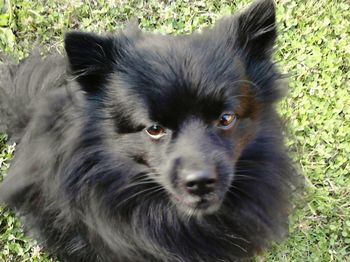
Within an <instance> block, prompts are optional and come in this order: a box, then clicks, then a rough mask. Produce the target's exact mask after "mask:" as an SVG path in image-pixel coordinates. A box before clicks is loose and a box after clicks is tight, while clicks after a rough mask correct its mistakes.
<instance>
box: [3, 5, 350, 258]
mask: <svg viewBox="0 0 350 262" xmlns="http://www.w3.org/2000/svg"><path fill="white" fill-rule="evenodd" d="M248 2H249V1H247V0H236V1H226V0H221V1H219V0H181V1H180V0H176V1H165V0H164V1H159V0H149V1H146V0H144V1H134V0H131V1H127V0H91V1H79V0H60V1H58V0H47V1H26V0H10V1H9V0H0V50H1V51H2V52H3V53H6V54H10V55H11V56H14V57H16V58H23V57H25V56H26V55H28V53H29V52H30V51H31V50H32V49H33V46H39V45H40V46H42V49H43V50H45V52H53V51H56V50H58V51H59V52H63V51H62V39H63V34H64V32H66V31H67V30H69V29H81V30H88V31H95V32H103V31H115V30H117V29H118V28H120V27H122V26H123V22H124V21H126V20H128V19H129V18H131V17H135V16H136V17H138V18H139V19H140V27H141V28H142V29H143V30H148V31H157V32H161V33H170V34H187V33H190V32H192V31H194V30H198V29H200V28H203V27H206V26H210V25H211V24H213V23H214V22H215V21H216V20H217V19H219V18H220V17H222V16H223V15H228V14H230V13H233V12H234V11H235V10H237V9H238V8H241V7H243V6H245V5H246V4H247V3H248ZM276 2H277V8H278V21H279V39H278V43H277V45H276V56H275V60H276V61H278V62H279V64H280V66H281V70H282V71H283V72H285V73H288V74H289V76H290V77H289V83H290V84H289V86H290V92H289V95H288V97H287V99H285V100H283V101H282V102H281V103H280V104H279V109H280V112H281V114H282V115H283V116H284V119H286V122H287V123H288V125H289V127H290V134H289V138H288V145H289V147H290V150H291V154H292V156H293V157H294V159H295V162H296V164H297V165H298V166H299V169H300V171H301V172H302V173H303V174H304V176H305V177H306V185H307V190H306V192H305V195H304V196H303V200H300V201H299V202H298V203H297V206H298V210H297V212H296V213H295V214H294V215H293V216H292V217H291V226H290V236H289V237H288V239H286V240H285V241H284V242H283V243H282V244H280V245H276V246H275V247H274V248H273V249H272V250H270V251H269V252H267V253H265V254H263V255H262V257H260V258H259V261H312V262H316V261H322V262H323V261H350V163H349V159H350V2H349V0H332V1H330V0H317V1H315V0H309V1H305V0H277V1H276ZM14 150H15V146H14V145H11V144H9V143H6V136H5V135H2V136H0V172H1V174H0V181H1V179H2V177H3V176H4V175H6V170H7V168H8V166H9V164H10V159H11V157H12V155H13V152H14ZM0 261H51V260H50V259H49V258H48V257H47V255H45V254H44V253H43V252H42V251H41V250H40V247H39V245H38V243H35V242H33V241H32V240H30V239H29V238H27V237H25V236H24V234H23V231H22V229H21V224H20V222H19V220H18V219H17V218H15V217H14V215H13V213H11V212H10V211H9V210H6V209H5V208H0Z"/></svg>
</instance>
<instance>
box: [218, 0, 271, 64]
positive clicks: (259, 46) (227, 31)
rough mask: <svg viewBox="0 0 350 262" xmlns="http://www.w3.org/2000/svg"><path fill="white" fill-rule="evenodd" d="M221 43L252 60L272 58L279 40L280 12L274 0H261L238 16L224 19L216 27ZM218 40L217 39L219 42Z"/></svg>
mask: <svg viewBox="0 0 350 262" xmlns="http://www.w3.org/2000/svg"><path fill="white" fill-rule="evenodd" d="M214 31H216V34H218V35H217V36H215V38H216V39H220V41H221V44H222V43H223V41H225V42H224V43H225V48H227V49H229V50H230V49H231V50H232V51H233V52H235V53H236V52H237V51H240V53H241V54H243V55H244V56H246V57H249V59H256V60H259V59H266V58H270V56H271V54H272V51H273V45H274V43H275V39H276V35H277V32H276V11H275V4H274V1H273V0H257V1H256V2H254V3H253V4H252V5H250V6H249V7H248V8H247V9H245V10H243V11H241V12H239V13H238V14H236V15H234V16H230V17H225V18H223V19H221V20H220V21H219V23H218V25H217V26H216V27H215V28H214ZM216 41H217V40H216Z"/></svg>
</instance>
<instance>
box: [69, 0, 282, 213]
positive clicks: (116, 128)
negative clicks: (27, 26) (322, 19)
mask: <svg viewBox="0 0 350 262" xmlns="http://www.w3.org/2000/svg"><path fill="white" fill-rule="evenodd" d="M275 37H276V25H275V8H274V4H273V1H270V0H267V1H258V2H256V3H255V4H253V5H252V6H251V7H250V8H248V9H247V10H245V11H243V12H241V13H239V14H237V15H235V16H232V17H226V18H223V19H222V20H220V21H219V22H218V23H217V24H216V25H215V26H214V27H213V28H212V29H208V30H206V31H204V32H203V33H195V34H192V35H184V36H162V35H156V34H150V33H142V32H140V31H139V30H137V29H135V28H133V27H132V26H131V27H129V28H127V29H126V30H125V31H124V32H122V33H120V34H119V35H118V36H97V35H93V34H87V33H79V32H72V33H68V34H67V35H66V39H65V47H66V50H67V55H68V59H69V63H70V68H71V70H72V73H73V74H74V75H75V76H76V78H77V81H78V82H79V83H80V85H81V87H82V89H83V90H84V91H85V92H86V97H87V99H88V100H89V101H90V102H91V103H94V104H99V106H97V107H96V108H95V109H96V111H98V110H100V109H101V108H102V109H103V111H104V114H105V115H104V116H107V117H102V118H104V119H108V121H109V122H108V123H107V124H105V127H106V129H108V130H109V131H108V134H109V135H108V137H109V138H113V139H115V141H114V142H113V140H112V139H109V140H108V141H109V142H108V143H111V144H110V146H111V147H112V148H113V145H112V144H113V143H115V145H114V148H116V149H115V150H116V151H119V152H118V154H121V155H124V156H125V155H126V156H128V157H129V158H133V159H134V160H135V162H137V164H138V165H143V166H147V168H149V170H151V171H150V172H149V173H148V174H147V176H148V177H147V179H146V180H145V181H144V184H147V182H148V181H149V180H148V179H149V178H151V179H152V181H155V182H156V183H157V184H158V185H161V188H162V189H163V190H164V189H165V191H166V192H167V195H168V197H169V199H170V200H171V201H170V202H171V203H174V204H175V205H176V206H177V207H178V209H179V210H181V211H184V212H186V213H190V214H194V213H195V214H208V213H213V212H215V211H217V210H218V209H219V208H220V206H221V204H222V202H223V200H224V197H225V195H226V194H227V193H228V192H229V191H232V190H233V191H234V190H235V189H234V188H231V186H232V182H233V180H234V179H235V168H236V163H237V161H239V159H240V157H241V155H242V152H244V150H245V148H246V147H247V145H249V144H250V143H251V142H252V141H253V140H254V139H255V138H256V136H257V133H258V132H259V130H260V129H261V128H264V126H266V125H268V121H269V119H268V118H269V117H270V114H269V112H270V111H271V105H272V104H273V102H274V101H275V100H276V99H277V98H278V97H279V95H280V94H279V92H278V88H277V85H276V80H278V79H279V77H280V75H279V73H278V72H277V71H276V69H275V67H274V65H273V63H272V62H271V55H272V50H273V45H274V41H275ZM96 115H98V114H96ZM104 121H107V120H104ZM105 123H106V122H105ZM135 164H136V163H135ZM140 183H141V182H140Z"/></svg>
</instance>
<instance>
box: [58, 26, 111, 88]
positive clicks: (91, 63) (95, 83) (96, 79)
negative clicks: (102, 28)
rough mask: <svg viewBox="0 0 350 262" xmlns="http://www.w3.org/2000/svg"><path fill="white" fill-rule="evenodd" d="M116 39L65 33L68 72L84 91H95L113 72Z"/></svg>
mask: <svg viewBox="0 0 350 262" xmlns="http://www.w3.org/2000/svg"><path fill="white" fill-rule="evenodd" d="M116 43H117V41H116V39H115V38H112V37H106V36H98V35H95V34H91V33H83V32H69V33H66V35H65V39H64V44H65V49H66V52H67V56H68V61H69V66H70V71H71V72H70V73H71V74H72V75H73V76H75V77H76V79H77V80H78V82H79V83H80V84H81V85H82V88H83V89H84V90H85V91H96V90H98V89H100V88H101V87H102V86H103V84H104V83H105V82H106V81H107V78H108V75H109V74H110V73H112V72H113V67H114V64H115V61H116V59H117V52H118V49H117V46H116Z"/></svg>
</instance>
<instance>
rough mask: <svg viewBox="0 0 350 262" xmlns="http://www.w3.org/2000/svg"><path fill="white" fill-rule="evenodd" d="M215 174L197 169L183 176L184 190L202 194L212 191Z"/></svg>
mask: <svg viewBox="0 0 350 262" xmlns="http://www.w3.org/2000/svg"><path fill="white" fill-rule="evenodd" d="M215 184H216V174H215V173H213V172H207V171H197V172H192V173H190V174H188V175H187V176H186V177H185V186H186V190H187V191H188V192H189V193H191V194H194V195H198V196H203V195H205V194H208V193H210V192H212V191H214V188H215Z"/></svg>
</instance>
